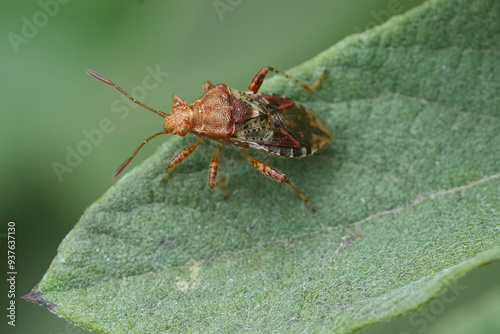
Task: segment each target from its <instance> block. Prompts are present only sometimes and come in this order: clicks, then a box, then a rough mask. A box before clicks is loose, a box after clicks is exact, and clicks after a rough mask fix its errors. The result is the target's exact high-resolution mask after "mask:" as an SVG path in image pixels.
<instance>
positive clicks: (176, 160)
mask: <svg viewBox="0 0 500 334" xmlns="http://www.w3.org/2000/svg"><path fill="white" fill-rule="evenodd" d="M202 141H203V139H198V140H197V141H196V142H195V143H194V144H191V145H189V146H188V147H186V148H184V149H183V150H182V151H180V152H179V153H177V155H176V156H175V157H174V158H173V159H172V160H170V163H169V164H168V170H167V173H165V175H164V176H163V180H164V181H166V180H167V179H168V177H169V176H170V174H172V172H173V171H174V169H175V167H176V166H177V165H178V164H179V163H180V162H181V161H182V160H184V159H186V158H187V156H188V155H190V154H191V153H193V151H194V150H195V149H196V148H197V147H198V145H200V144H201V142H202Z"/></svg>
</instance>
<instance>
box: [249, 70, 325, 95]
mask: <svg viewBox="0 0 500 334" xmlns="http://www.w3.org/2000/svg"><path fill="white" fill-rule="evenodd" d="M269 71H271V72H274V73H276V74H278V75H281V76H282V77H285V78H287V79H288V80H291V81H293V82H295V83H296V84H298V85H300V86H302V87H303V88H304V89H305V90H308V91H310V92H312V91H313V90H315V89H316V88H318V87H319V85H321V82H322V81H323V78H324V77H325V75H326V71H325V72H323V74H321V76H320V77H319V78H318V80H316V82H315V83H314V84H312V85H308V84H306V83H304V82H302V81H300V80H297V79H295V78H294V77H292V76H290V75H288V74H286V73H285V72H283V71H280V70H277V69H275V68H274V67H270V66H268V67H264V68H261V69H260V71H259V72H257V74H256V75H255V76H254V78H253V80H252V82H251V83H250V85H249V86H248V89H247V91H250V92H253V93H254V94H257V91H258V90H259V88H260V86H261V85H262V82H263V81H264V78H265V77H266V75H267V73H268V72H269Z"/></svg>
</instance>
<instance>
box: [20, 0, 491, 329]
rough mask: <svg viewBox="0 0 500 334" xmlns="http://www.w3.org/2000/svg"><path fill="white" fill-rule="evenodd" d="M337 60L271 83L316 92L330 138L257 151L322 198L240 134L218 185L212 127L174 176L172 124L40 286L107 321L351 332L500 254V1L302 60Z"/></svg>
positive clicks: (446, 5)
mask: <svg viewBox="0 0 500 334" xmlns="http://www.w3.org/2000/svg"><path fill="white" fill-rule="evenodd" d="M263 65H267V64H263ZM325 69H327V70H328V74H327V77H326V79H325V81H324V82H323V84H322V86H320V88H319V89H318V90H317V91H315V92H313V93H309V92H307V91H304V90H302V89H301V87H298V86H296V85H295V84H294V83H292V82H289V81H287V80H286V79H283V78H280V77H275V78H272V79H270V80H266V82H265V84H264V86H263V87H262V90H261V92H272V93H276V94H283V95H286V96H288V97H290V98H293V99H295V100H297V101H299V102H301V103H302V104H304V105H305V106H307V107H308V108H309V109H311V110H312V111H313V112H314V113H315V114H316V115H317V116H318V117H319V118H320V119H321V120H322V121H323V123H324V124H325V125H326V127H327V128H328V129H329V130H330V131H331V132H332V135H333V139H332V142H331V143H330V144H329V145H328V146H327V147H326V148H324V149H322V150H320V151H319V152H318V153H317V154H315V155H314V156H311V157H307V158H304V159H282V158H277V157H271V156H266V155H263V154H260V153H255V152H251V153H252V154H253V155H254V156H255V157H256V158H257V159H260V160H263V161H265V162H267V163H269V164H270V165H271V166H273V167H276V168H277V169H279V170H281V171H283V172H284V173H286V175H287V176H288V177H289V178H290V179H291V180H292V181H293V182H294V183H295V184H297V185H298V186H299V187H300V188H301V189H302V190H303V191H304V193H306V194H307V195H308V196H309V197H310V199H311V201H312V202H313V203H314V204H315V206H316V208H317V212H316V213H312V212H311V211H310V210H308V209H307V207H306V206H305V204H304V203H303V202H301V201H300V199H299V198H298V197H297V196H296V195H295V194H294V193H293V192H291V191H290V190H289V189H288V188H287V187H286V186H285V185H283V184H279V183H277V182H273V181H271V180H270V179H268V178H266V177H264V176H262V175H261V174H260V173H258V172H257V171H255V170H254V169H253V168H252V167H251V166H250V165H249V164H248V162H247V161H246V160H245V159H244V158H243V156H242V155H241V153H240V152H239V151H238V149H236V148H234V147H223V149H222V151H221V158H220V161H221V162H220V163H221V165H220V169H219V175H223V176H226V177H227V179H228V192H229V194H228V198H227V199H223V196H222V190H221V189H220V188H216V189H215V190H212V189H210V188H209V187H208V185H207V171H208V164H209V162H210V158H211V156H212V153H213V148H214V145H213V144H210V143H207V142H205V143H203V144H202V145H201V146H200V147H199V148H198V149H197V151H195V152H194V153H193V154H192V155H191V156H190V157H189V158H187V159H186V160H185V161H184V162H183V163H182V164H180V165H179V166H178V167H177V169H176V171H175V172H174V173H173V175H172V176H171V177H170V178H169V180H168V181H167V182H165V183H162V182H161V179H162V177H163V174H164V173H165V171H166V165H167V164H168V162H169V161H170V159H171V158H172V157H173V156H174V155H175V154H176V153H177V152H179V151H180V149H182V148H183V147H184V146H186V145H187V144H189V143H192V142H194V141H195V138H194V136H192V135H188V136H186V137H185V138H179V137H177V136H162V137H161V138H162V139H163V140H164V141H165V142H164V144H163V145H162V146H161V148H160V149H159V150H158V152H157V153H156V154H154V155H153V156H152V157H150V158H149V159H147V160H146V161H144V163H142V164H141V165H140V166H139V167H137V168H135V169H133V170H131V171H130V172H128V174H126V175H125V176H124V177H122V178H121V179H120V180H119V181H118V182H117V183H116V185H115V186H113V187H112V188H111V189H109V190H108V191H107V192H106V194H105V195H104V196H103V197H102V198H100V199H99V200H98V201H97V202H95V203H94V204H93V205H92V206H90V207H89V208H88V209H87V210H86V212H85V213H84V215H83V216H82V217H81V219H80V221H79V222H78V224H77V225H76V226H75V228H74V229H73V230H72V231H71V232H70V233H69V234H68V235H67V237H66V238H65V239H64V241H63V242H62V244H61V245H60V247H59V250H58V254H57V256H56V258H55V259H54V261H53V263H52V265H51V266H50V268H49V270H48V271H47V273H46V274H45V276H44V277H43V279H42V280H41V282H40V283H39V285H38V286H37V287H35V289H34V291H33V292H32V293H31V295H30V296H31V299H35V300H37V301H38V302H39V303H42V304H44V305H46V306H48V307H49V309H50V310H51V311H52V312H54V313H56V314H58V315H59V316H62V317H64V318H66V319H68V320H69V321H71V322H74V323H76V324H78V325H80V326H82V327H84V328H87V329H90V330H92V331H95V332H98V333H163V332H168V331H172V332H192V333H200V332H203V333H234V332H279V333H288V332H334V333H353V332H355V331H357V330H359V329H361V328H364V327H366V326H369V325H372V324H375V323H378V322H381V321H384V320H387V319H390V318H393V317H396V316H399V315H401V314H404V313H406V312H409V311H411V310H416V309H418V308H419V307H420V306H422V305H424V304H425V303H427V302H429V301H430V300H432V298H434V297H436V296H437V295H438V294H439V293H440V292H441V291H443V289H445V288H446V287H447V285H448V284H450V283H451V282H452V281H454V280H455V279H456V278H457V277H460V276H461V275H464V274H465V273H467V272H468V271H470V270H472V269H473V268H475V267H478V266H480V265H482V264H485V263H488V262H491V261H493V260H496V259H498V258H499V257H500V228H499V225H500V191H499V190H500V109H499V106H500V94H498V92H499V88H500V2H499V1H494V0H478V1H474V2H470V1H465V0H441V1H429V2H427V3H425V4H424V5H422V6H420V7H418V8H416V9H414V10H412V11H410V12H408V13H406V14H404V15H401V16H398V17H395V18H393V19H391V20H390V21H389V22H387V23H385V24H383V25H381V26H379V27H376V28H374V29H372V30H369V31H367V32H365V33H362V34H359V35H353V36H350V37H348V38H346V39H345V40H344V41H342V42H340V43H338V44H337V45H335V46H333V47H332V48H330V49H329V50H326V51H325V52H323V53H321V54H320V55H318V56H316V57H315V58H313V59H311V60H310V61H307V62H306V63H304V64H302V65H300V66H298V67H296V68H294V69H292V70H291V71H289V73H290V74H291V75H293V76H295V77H297V78H300V79H302V80H304V81H306V82H314V80H315V79H316V78H317V77H318V76H319V75H320V74H321V73H322V72H323V70H325ZM250 79H251V78H249V80H250ZM232 88H236V89H238V88H239V89H242V90H244V89H245V87H232ZM200 94H201V93H200ZM153 145H154V144H153ZM139 159H140V157H139ZM28 297H29V296H28ZM28 299H29V298H28Z"/></svg>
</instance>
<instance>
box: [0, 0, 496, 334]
mask: <svg viewBox="0 0 500 334" xmlns="http://www.w3.org/2000/svg"><path fill="white" fill-rule="evenodd" d="M421 2H422V1H416V0H414V1H411V0H399V1H398V0H376V1H375V0H357V1H356V2H355V4H354V2H350V1H346V0H333V1H332V0H322V1H314V2H311V1H293V2H292V1H285V0H279V1H264V0H258V1H248V0H246V1H245V0H215V1H214V0H207V1H199V0H198V1H169V2H167V1H158V0H156V1H153V0H144V1H132V0H129V1H116V0H115V1H97V0H89V1H84V2H77V1H68V0H65V1H63V0H59V1H57V0H41V1H39V2H37V1H16V2H14V1H9V2H3V3H2V5H0V6H1V7H2V8H1V10H0V18H1V19H0V26H1V32H2V39H1V42H0V57H1V61H0V68H1V72H0V73H1V81H0V85H1V90H0V91H1V97H2V98H1V99H0V106H1V109H0V110H1V113H2V118H1V122H0V128H1V132H0V136H1V140H0V154H1V155H0V156H1V157H2V164H1V165H0V173H1V174H0V176H1V177H0V184H1V188H0V189H1V192H0V203H1V209H2V210H1V219H2V221H1V223H2V230H1V231H0V233H1V234H0V236H1V239H0V241H1V242H2V249H3V251H2V254H6V251H5V249H6V247H5V241H6V239H5V237H6V234H5V233H6V231H7V222H8V221H9V220H12V221H15V222H16V262H17V268H16V269H17V272H18V275H17V281H16V296H17V299H16V301H17V302H16V306H17V309H16V315H17V318H16V327H15V328H12V327H10V326H8V325H7V324H6V322H7V321H6V317H5V315H4V314H6V311H5V308H6V307H7V303H8V299H7V297H6V296H7V290H8V289H7V285H6V283H5V282H6V280H5V279H2V283H1V291H0V296H2V297H1V298H0V300H1V305H2V307H1V308H2V309H3V310H4V311H3V312H2V317H1V319H3V320H2V323H1V325H0V329H1V332H2V333H85V332H86V331H84V330H82V329H79V328H77V327H74V326H72V325H71V324H69V323H68V322H66V321H65V320H62V319H59V318H57V317H56V316H55V315H52V314H51V313H49V312H48V311H47V310H46V309H44V308H42V307H39V306H37V305H34V304H29V303H26V302H23V301H21V300H20V297H21V296H22V295H24V294H26V293H28V292H29V291H30V290H31V288H33V286H34V285H36V284H37V283H38V281H39V280H40V279H41V277H42V276H43V274H44V273H45V272H46V270H47V269H48V267H49V265H50V263H51V260H52V258H53V257H54V256H55V254H56V251H57V246H58V244H59V243H60V241H61V240H62V239H63V238H64V236H65V235H66V233H68V231H69V230H70V229H71V228H72V227H73V226H74V224H75V223H76V222H78V219H79V217H80V215H81V214H82V213H83V211H84V210H85V208H86V207H88V206H89V205H90V204H91V203H92V202H94V201H95V200H96V199H98V198H99V197H100V196H101V195H102V194H103V193H104V192H105V191H106V189H108V188H109V187H110V186H111V185H112V184H114V182H115V180H114V179H113V178H112V177H111V175H112V173H113V172H114V171H115V169H116V168H117V167H118V166H119V165H120V164H121V163H122V161H123V160H124V159H126V158H127V157H129V156H130V154H131V153H132V152H133V150H134V149H135V148H136V147H137V146H138V145H139V144H140V143H141V141H142V140H144V139H145V138H147V137H149V136H150V135H152V134H153V133H156V132H157V131H159V130H161V128H162V123H163V122H162V119H161V118H159V117H158V116H156V115H154V114H153V113H151V112H148V111H146V110H141V109H139V108H135V107H128V108H125V111H124V110H122V111H119V110H118V109H116V105H115V104H119V105H120V106H124V105H125V104H124V103H123V102H120V101H121V100H120V99H121V96H120V95H119V93H118V92H117V91H116V90H114V89H112V88H111V87H109V86H106V85H104V84H102V83H100V82H98V81H97V80H95V79H92V78H91V77H90V76H88V75H87V74H86V73H85V70H87V69H93V70H95V71H97V72H99V73H101V74H103V75H105V76H107V77H109V78H110V79H112V80H114V81H115V82H117V83H118V84H119V85H120V86H122V87H123V88H124V89H125V90H127V91H129V92H136V93H137V94H140V93H141V92H142V93H144V92H145V93H146V94H144V96H138V97H140V98H141V100H143V101H144V102H145V103H147V104H148V105H151V106H153V107H155V108H157V109H160V110H163V111H166V112H168V111H169V110H170V109H169V108H170V106H171V103H172V99H171V97H172V94H174V93H178V94H180V95H181V96H182V97H184V98H185V99H186V100H187V101H188V102H190V101H192V100H193V99H195V98H197V97H199V96H200V95H201V92H202V88H201V85H202V83H203V82H204V81H205V80H210V81H212V82H214V83H222V82H223V83H225V84H227V85H228V86H230V87H232V88H236V89H245V88H246V87H247V85H248V83H249V82H250V80H251V79H252V77H253V75H254V74H255V73H256V72H257V70H258V69H260V68H261V67H264V66H268V65H271V66H274V67H277V68H279V69H283V70H286V69H288V68H290V67H293V66H295V65H298V64H300V63H301V62H303V61H306V60H308V59H310V58H311V57H313V56H315V55H316V54H318V53H320V52H321V51H323V50H325V49H327V48H329V47H330V46H332V45H333V44H335V43H336V42H338V41H340V40H342V39H343V38H344V37H346V36H348V35H350V34H353V33H357V32H361V31H363V30H365V29H367V28H370V27H373V26H374V25H376V24H380V23H382V22H384V21H386V20H387V19H388V18H389V17H390V16H391V15H394V14H400V13H402V12H404V11H406V10H408V9H410V8H412V7H414V6H417V5H419V4H420V3H421ZM148 68H149V69H150V70H151V69H153V70H155V69H159V70H160V71H161V72H163V73H168V76H167V75H162V76H159V77H158V78H157V80H154V79H148V80H150V81H148V82H146V86H147V87H149V86H151V87H149V88H150V89H148V90H142V91H141V88H140V87H142V86H144V84H143V80H144V79H145V78H146V76H147V75H148V74H149V70H148ZM148 84H149V85H148ZM152 86H156V87H154V88H153V87H152ZM127 110H128V111H129V112H127ZM103 119H109V120H110V122H111V124H112V128H113V130H112V131H110V133H102V132H101V134H102V138H99V136H97V135H96V137H95V138H96V141H95V143H94V144H91V145H90V146H85V142H86V141H87V142H88V140H87V138H86V135H85V133H94V134H95V133H96V131H97V129H99V124H100V122H101V121H102V120H103ZM160 140H161V139H157V140H155V141H153V142H152V143H151V144H149V145H147V146H146V147H145V148H144V149H143V150H142V151H141V153H140V154H139V156H138V157H137V158H136V160H135V161H134V162H133V163H132V164H131V167H133V166H135V165H137V164H138V163H140V162H141V161H143V160H144V159H145V158H146V157H148V156H149V155H150V154H152V153H153V152H154V151H155V150H156V148H157V147H158V145H159V144H160ZM71 150H80V151H84V152H85V154H86V155H85V156H81V161H78V160H73V166H68V167H69V169H71V172H70V171H69V170H66V171H65V172H64V173H63V172H62V171H61V170H60V172H59V176H58V175H57V173H56V172H55V171H54V167H53V164H54V162H57V163H60V164H63V165H67V162H66V158H67V155H68V151H71ZM166 163H167V162H166ZM129 169H130V167H129ZM4 259H6V256H5V255H2V260H1V261H2V264H4V263H5V262H4V261H5V260H4ZM2 268H4V269H3V270H4V272H7V269H6V266H5V264H4V265H3V266H2ZM499 273H500V265H499V264H498V263H496V264H492V265H489V266H486V267H484V268H480V269H478V270H476V271H474V272H473V273H472V274H470V275H469V276H467V277H466V278H464V279H463V281H464V282H465V283H463V284H465V285H466V286H467V287H468V288H467V289H465V291H464V292H463V293H461V294H460V296H458V297H457V301H455V302H453V303H452V304H450V305H447V306H446V310H445V312H444V313H443V315H441V314H440V315H439V317H437V316H436V317H435V318H436V319H433V320H432V321H430V320H429V321H428V326H426V327H425V330H422V328H423V327H421V326H415V325H414V324H412V323H411V321H410V320H409V316H407V317H403V318H400V319H396V320H395V321H391V322H389V323H386V324H381V325H379V326H375V327H372V328H369V329H367V330H364V331H363V333H379V332H380V333H392V332H394V333H400V332H401V333H425V332H428V333H430V331H431V327H432V326H433V325H436V324H437V323H438V322H439V321H440V319H441V318H443V317H444V316H445V315H444V314H448V313H450V312H452V311H453V309H459V308H460V307H462V306H461V305H466V304H468V303H470V302H472V301H474V300H477V299H478V298H481V296H483V295H487V294H488V291H490V290H489V289H490V288H492V287H493V286H494V285H495V284H496V283H495V276H496V277H499ZM5 275H6V274H5Z"/></svg>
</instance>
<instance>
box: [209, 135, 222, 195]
mask: <svg viewBox="0 0 500 334" xmlns="http://www.w3.org/2000/svg"><path fill="white" fill-rule="evenodd" d="M219 153H220V145H217V147H216V148H215V152H214V155H213V156H212V161H210V166H209V167H208V185H209V186H210V188H213V187H215V180H216V179H217V170H218V169H219Z"/></svg>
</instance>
